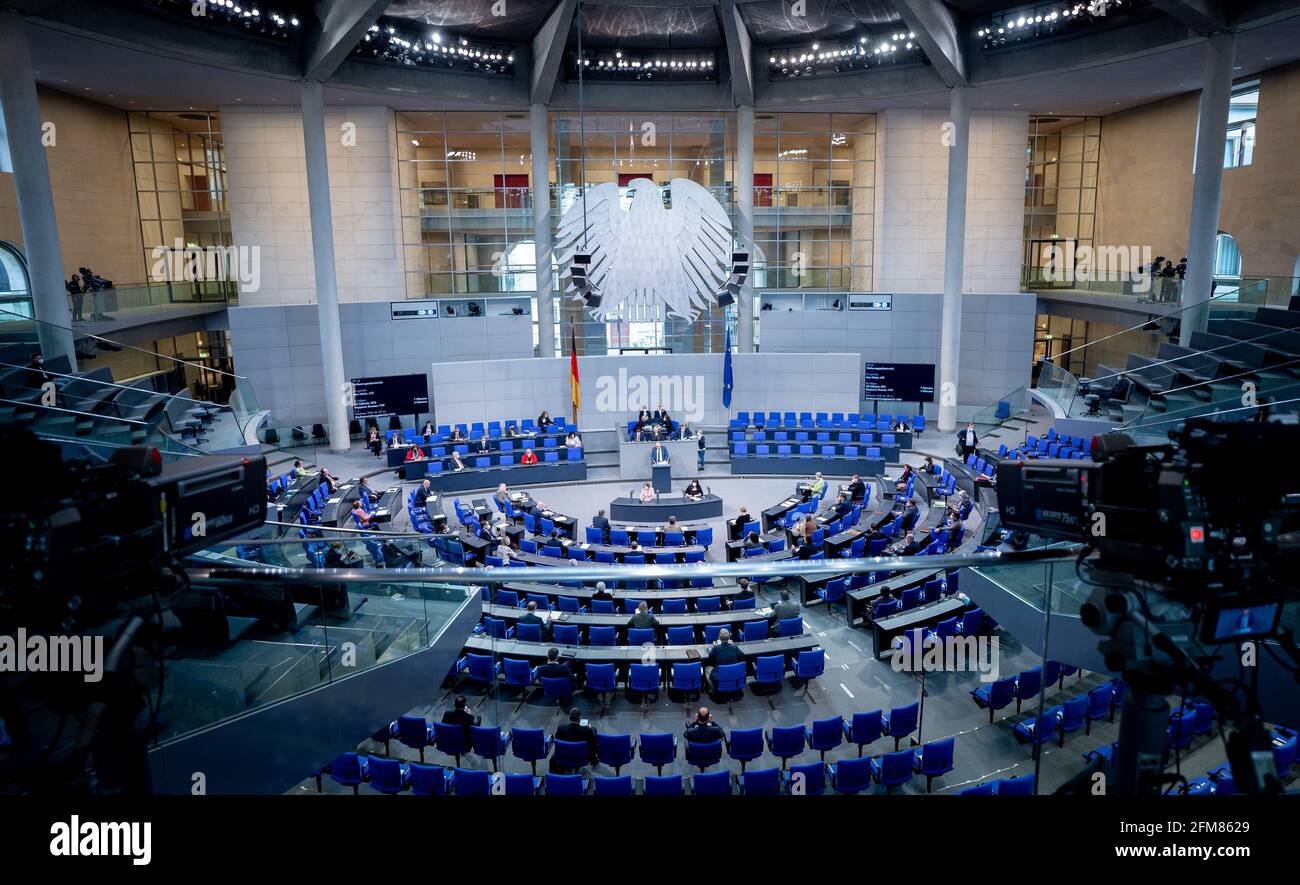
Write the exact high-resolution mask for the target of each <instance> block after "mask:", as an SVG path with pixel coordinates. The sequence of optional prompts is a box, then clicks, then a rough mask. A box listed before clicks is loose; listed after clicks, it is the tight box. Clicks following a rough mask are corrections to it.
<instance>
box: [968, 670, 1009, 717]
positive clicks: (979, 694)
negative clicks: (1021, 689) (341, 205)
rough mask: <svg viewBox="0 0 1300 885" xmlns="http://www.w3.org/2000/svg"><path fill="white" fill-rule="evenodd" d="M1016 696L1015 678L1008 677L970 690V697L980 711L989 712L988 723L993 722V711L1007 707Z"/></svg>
mask: <svg viewBox="0 0 1300 885" xmlns="http://www.w3.org/2000/svg"><path fill="white" fill-rule="evenodd" d="M1015 695H1016V678H1015V677H1014V676H1008V677H1007V678H1005V679H999V680H998V681H996V682H992V683H988V684H986V685H979V686H976V687H975V688H972V689H971V692H970V696H971V697H972V698H974V699H975V703H976V704H978V705H979V706H980V708H981V709H984V708H987V709H988V711H989V722H992V721H993V711H994V710H1001V709H1002V708H1003V707H1006V706H1009V705H1010V704H1011V701H1012V700H1013V699H1014V698H1015Z"/></svg>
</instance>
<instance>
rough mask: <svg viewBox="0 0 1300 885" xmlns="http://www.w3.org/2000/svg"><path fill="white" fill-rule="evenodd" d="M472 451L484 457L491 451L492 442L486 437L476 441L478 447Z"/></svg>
mask: <svg viewBox="0 0 1300 885" xmlns="http://www.w3.org/2000/svg"><path fill="white" fill-rule="evenodd" d="M474 451H475V452H478V453H479V454H480V455H486V454H487V453H488V452H490V451H492V440H490V439H488V438H487V437H486V436H485V437H483V438H482V439H480V440H479V441H478V447H477V448H476V449H474Z"/></svg>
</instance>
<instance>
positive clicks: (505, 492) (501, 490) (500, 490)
mask: <svg viewBox="0 0 1300 885" xmlns="http://www.w3.org/2000/svg"><path fill="white" fill-rule="evenodd" d="M492 499H493V500H494V501H496V502H497V503H498V504H500V505H501V511H502V512H503V513H504V512H505V509H506V502H507V501H509V500H510V489H509V488H507V487H506V484H505V483H501V484H500V485H499V486H497V491H496V494H495V495H493V496H492Z"/></svg>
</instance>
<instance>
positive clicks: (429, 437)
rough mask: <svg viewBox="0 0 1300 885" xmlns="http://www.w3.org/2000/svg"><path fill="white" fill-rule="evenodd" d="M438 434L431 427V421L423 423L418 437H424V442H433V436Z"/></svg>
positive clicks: (435, 429)
mask: <svg viewBox="0 0 1300 885" xmlns="http://www.w3.org/2000/svg"><path fill="white" fill-rule="evenodd" d="M437 432H438V430H437V428H435V427H434V426H433V422H432V421H425V422H424V427H423V429H421V430H420V436H422V437H424V441H425V442H433V437H434V435H435V434H436V433H437Z"/></svg>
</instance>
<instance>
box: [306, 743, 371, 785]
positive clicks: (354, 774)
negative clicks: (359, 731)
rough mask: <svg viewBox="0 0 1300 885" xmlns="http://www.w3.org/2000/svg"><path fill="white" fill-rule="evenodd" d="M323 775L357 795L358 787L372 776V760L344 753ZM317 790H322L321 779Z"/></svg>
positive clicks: (318, 780)
mask: <svg viewBox="0 0 1300 885" xmlns="http://www.w3.org/2000/svg"><path fill="white" fill-rule="evenodd" d="M321 773H322V774H328V775H329V776H330V779H331V780H333V781H334V782H335V783H337V784H341V785H342V786H345V787H351V788H352V793H353V795H356V793H357V787H358V786H359V785H360V784H362V783H364V782H365V780H366V778H368V777H369V776H370V760H369V759H367V758H366V757H365V756H362V755H361V754H359V753H344V754H343V755H341V756H339V757H338V758H337V759H335V760H334V761H333V762H331V763H330V764H329V765H326V766H325V768H324V769H322V770H321ZM316 789H317V790H319V789H320V778H319V777H318V778H317V780H316Z"/></svg>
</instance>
